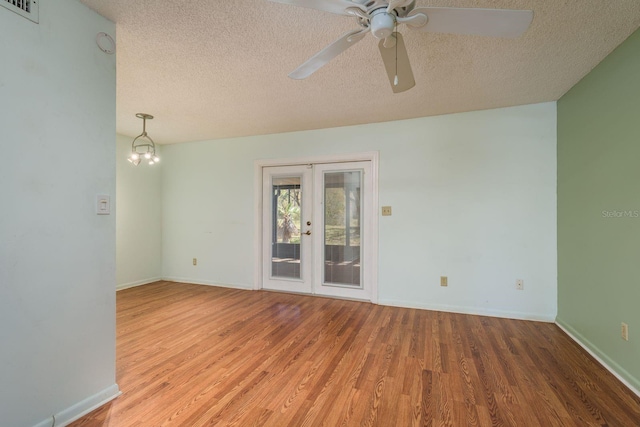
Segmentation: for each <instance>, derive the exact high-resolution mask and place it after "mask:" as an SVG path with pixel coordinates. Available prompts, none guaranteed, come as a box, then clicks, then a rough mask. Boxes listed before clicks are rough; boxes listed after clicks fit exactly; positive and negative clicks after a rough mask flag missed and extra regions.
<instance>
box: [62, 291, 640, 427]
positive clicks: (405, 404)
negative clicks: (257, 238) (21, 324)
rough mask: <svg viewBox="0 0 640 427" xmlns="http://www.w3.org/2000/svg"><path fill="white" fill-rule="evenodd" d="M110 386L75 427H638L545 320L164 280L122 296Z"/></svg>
mask: <svg viewBox="0 0 640 427" xmlns="http://www.w3.org/2000/svg"><path fill="white" fill-rule="evenodd" d="M117 381H118V384H119V386H120V389H121V390H122V392H123V395H122V396H120V397H119V398H117V399H116V400H114V401H113V402H111V403H109V404H107V405H105V406H103V407H102V408H99V409H97V410H95V411H94V412H92V413H90V414H88V415H87V416H85V417H83V418H81V419H80V420H78V421H76V422H75V423H73V424H72V426H75V427H80V426H118V427H126V426H145V427H146V426H189V427H191V426H213V425H219V426H242V427H244V426H277V427H282V426H385V427H388V426H526V427H529V426H532V427H535V426H541V427H548V426H623V427H630V426H640V399H639V398H638V397H637V396H635V395H634V394H633V393H631V392H630V391H629V390H628V389H627V388H625V387H624V386H623V385H622V384H621V383H620V382H619V381H618V380H617V379H615V378H614V377H613V376H612V375H611V374H610V373H609V372H607V371H606V370H605V369H604V368H602V367H601V366H600V365H599V364H598V363H597V362H596V361H595V360H593V359H592V358H591V357H590V356H589V355H588V354H587V353H585V352H584V351H583V350H582V349H581V348H579V347H578V346H577V345H576V344H575V343H573V341H571V339H569V337H567V336H566V335H565V334H564V333H563V332H562V331H561V330H560V329H559V328H558V327H557V326H555V325H553V324H547V323H538V322H525V321H518V320H505V319H497V318H491V317H481V316H469V315H461V314H451V313H440V312H433V311H425V310H413V309H404V308H395V307H384V306H378V305H373V304H368V303H362V302H354V301H343V300H337V299H326V298H318V297H310V296H300V295H291V294H282V293H272V292H263V291H242V290H234V289H224V288H216V287H209V286H199V285H188V284H179V283H170V282H157V283H154V284H150V285H145V286H140V287H137V288H132V289H127V290H123V291H120V292H118V294H117Z"/></svg>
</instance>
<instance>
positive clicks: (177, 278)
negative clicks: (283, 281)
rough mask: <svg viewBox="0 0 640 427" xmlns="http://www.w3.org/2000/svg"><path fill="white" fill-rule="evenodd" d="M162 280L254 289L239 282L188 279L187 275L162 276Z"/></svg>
mask: <svg viewBox="0 0 640 427" xmlns="http://www.w3.org/2000/svg"><path fill="white" fill-rule="evenodd" d="M162 280H165V281H167V282H176V283H186V284H188V285H205V286H215V287H218V288H231V289H242V290H245V291H252V290H254V289H253V287H252V286H251V285H241V284H232V283H219V282H212V281H210V280H197V279H189V278H187V277H164V278H163V279H162Z"/></svg>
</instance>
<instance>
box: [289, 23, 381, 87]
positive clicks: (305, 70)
mask: <svg viewBox="0 0 640 427" xmlns="http://www.w3.org/2000/svg"><path fill="white" fill-rule="evenodd" d="M368 32H369V30H368V29H366V30H354V31H349V32H348V33H346V34H344V35H343V36H342V37H340V38H339V39H338V40H336V41H335V42H333V43H331V44H330V45H329V46H327V47H325V48H324V49H322V50H321V51H320V52H318V53H316V54H315V55H313V56H312V57H311V58H309V59H308V60H307V61H306V62H305V63H304V64H302V65H301V66H299V67H298V68H296V69H295V70H293V71H292V72H291V73H289V77H291V78H292V79H296V80H300V79H306V78H307V77H309V76H310V75H311V74H313V73H315V72H316V71H318V70H319V69H320V68H322V66H323V65H325V64H326V63H328V62H329V61H331V60H332V59H333V58H335V57H336V56H338V55H340V54H341V53H342V52H344V51H345V50H347V49H349V48H350V47H351V46H353V45H354V44H356V43H357V42H359V41H360V40H362V38H363V37H364V36H365V35H366V34H367V33H368Z"/></svg>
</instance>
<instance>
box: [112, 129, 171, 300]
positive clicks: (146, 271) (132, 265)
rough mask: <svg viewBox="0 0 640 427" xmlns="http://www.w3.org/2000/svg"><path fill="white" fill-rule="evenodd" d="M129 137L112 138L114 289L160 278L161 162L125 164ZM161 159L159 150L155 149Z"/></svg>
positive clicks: (129, 145) (130, 139)
mask: <svg viewBox="0 0 640 427" xmlns="http://www.w3.org/2000/svg"><path fill="white" fill-rule="evenodd" d="M132 140H133V137H129V136H123V135H117V136H116V177H117V178H116V194H117V197H116V287H117V288H118V289H124V288H128V287H131V286H136V285H142V284H145V283H150V282H154V281H156V280H160V278H161V276H162V185H161V174H162V163H159V164H157V165H153V166H149V165H147V164H146V163H145V162H142V163H140V164H139V165H138V166H134V165H133V164H131V163H129V162H128V161H127V157H128V156H129V154H130V153H131V141H132ZM157 150H158V154H159V155H160V156H161V157H162V154H161V153H162V152H161V151H160V150H161V147H157Z"/></svg>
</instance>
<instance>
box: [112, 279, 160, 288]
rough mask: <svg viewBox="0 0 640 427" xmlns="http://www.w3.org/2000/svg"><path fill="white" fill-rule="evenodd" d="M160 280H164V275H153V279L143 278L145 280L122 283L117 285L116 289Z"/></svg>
mask: <svg viewBox="0 0 640 427" xmlns="http://www.w3.org/2000/svg"><path fill="white" fill-rule="evenodd" d="M158 280H162V277H153V278H151V279H143V280H138V281H136V282H129V283H121V284H119V285H116V291H121V290H123V289H129V288H134V287H136V286H142V285H148V284H149V283H153V282H157V281H158Z"/></svg>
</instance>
